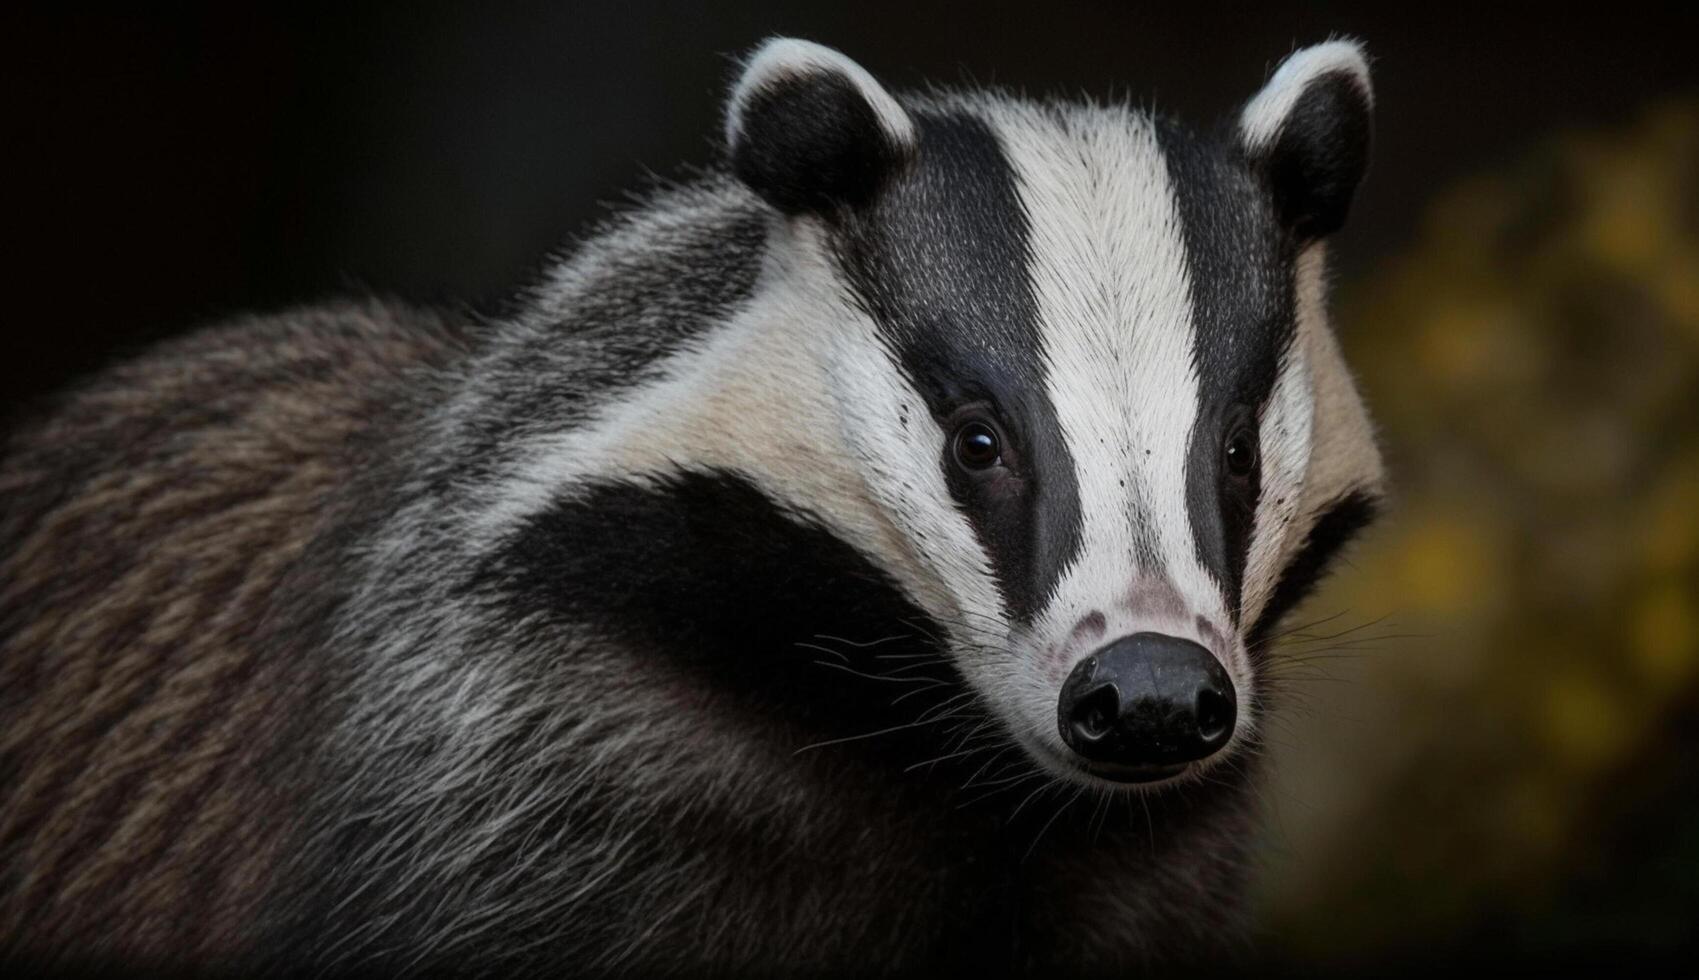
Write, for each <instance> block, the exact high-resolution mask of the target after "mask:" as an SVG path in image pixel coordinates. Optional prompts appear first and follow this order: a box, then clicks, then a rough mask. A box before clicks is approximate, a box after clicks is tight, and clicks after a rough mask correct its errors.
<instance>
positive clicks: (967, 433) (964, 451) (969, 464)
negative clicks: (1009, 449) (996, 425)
mask: <svg viewBox="0 0 1699 980" xmlns="http://www.w3.org/2000/svg"><path fill="white" fill-rule="evenodd" d="M955 453H956V462H957V463H960V464H961V465H962V468H963V469H969V470H984V469H990V468H991V467H993V466H995V465H997V462H998V461H999V460H1001V459H1002V458H1003V447H1002V445H1001V444H1000V443H999V442H998V441H997V430H996V429H993V428H992V427H991V426H990V425H989V424H987V423H985V422H979V421H973V422H968V423H966V424H965V425H963V426H962V427H961V428H959V429H957V430H956V438H955Z"/></svg>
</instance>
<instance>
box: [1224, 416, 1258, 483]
mask: <svg viewBox="0 0 1699 980" xmlns="http://www.w3.org/2000/svg"><path fill="white" fill-rule="evenodd" d="M1222 453H1223V455H1224V456H1225V457H1226V460H1227V472H1229V473H1231V474H1233V475H1234V476H1236V477H1246V476H1250V475H1251V471H1252V470H1254V469H1256V467H1257V441H1256V439H1254V438H1253V437H1252V433H1251V430H1250V429H1245V428H1241V429H1235V430H1234V431H1233V434H1232V435H1230V436H1228V437H1227V445H1226V446H1225V447H1224V448H1223V450H1222Z"/></svg>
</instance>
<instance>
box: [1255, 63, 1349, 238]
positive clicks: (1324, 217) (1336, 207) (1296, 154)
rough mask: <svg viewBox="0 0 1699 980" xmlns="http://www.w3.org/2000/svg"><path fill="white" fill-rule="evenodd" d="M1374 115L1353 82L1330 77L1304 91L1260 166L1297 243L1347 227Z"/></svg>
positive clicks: (1338, 75)
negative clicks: (1346, 222) (1347, 216)
mask: <svg viewBox="0 0 1699 980" xmlns="http://www.w3.org/2000/svg"><path fill="white" fill-rule="evenodd" d="M1372 136H1373V114H1372V113H1371V111H1370V108H1369V102H1368V98H1367V97H1366V96H1365V95H1364V93H1363V90H1362V88H1361V87H1360V86H1359V85H1358V83H1357V81H1356V79H1355V78H1353V77H1352V76H1351V75H1349V74H1347V73H1345V72H1330V73H1328V74H1325V75H1322V76H1320V77H1318V78H1316V79H1315V80H1314V81H1312V82H1310V84H1309V86H1308V87H1306V88H1305V89H1304V93H1303V94H1302V95H1300V96H1299V97H1298V100H1297V102H1295V103H1294V104H1293V106H1292V109H1291V111H1290V113H1288V115H1287V116H1286V119H1285V120H1284V121H1283V122H1282V123H1281V125H1280V130H1279V132H1278V134H1277V135H1276V136H1275V139H1274V143H1273V145H1272V146H1270V147H1269V148H1268V149H1267V150H1266V151H1264V153H1263V154H1262V155H1261V156H1260V157H1259V159H1258V163H1259V165H1260V167H1261V169H1262V172H1263V173H1264V175H1265V177H1266V180H1267V182H1268V188H1269V191H1270V193H1271V194H1272V196H1273V198H1274V201H1275V203H1276V206H1277V207H1279V209H1280V220H1281V223H1282V224H1284V225H1285V226H1286V227H1287V228H1289V229H1290V230H1291V231H1292V234H1293V235H1294V236H1295V237H1296V238H1297V239H1298V240H1299V241H1313V240H1315V239H1318V238H1325V237H1326V236H1328V235H1331V234H1333V233H1334V232H1335V231H1338V230H1339V229H1340V227H1341V226H1343V225H1344V224H1345V217H1346V215H1347V214H1348V213H1349V212H1350V210H1351V198H1352V197H1353V196H1354V195H1355V193H1356V190H1357V185H1358V184H1359V183H1360V182H1361V181H1362V179H1363V174H1364V173H1365V172H1366V171H1367V170H1368V165H1369V143H1370V141H1371V139H1372Z"/></svg>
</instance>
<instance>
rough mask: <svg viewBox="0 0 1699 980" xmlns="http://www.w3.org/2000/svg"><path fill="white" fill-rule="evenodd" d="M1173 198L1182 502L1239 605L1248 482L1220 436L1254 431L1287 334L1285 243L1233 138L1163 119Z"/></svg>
mask: <svg viewBox="0 0 1699 980" xmlns="http://www.w3.org/2000/svg"><path fill="white" fill-rule="evenodd" d="M1158 133H1159V137H1160V138H1161V140H1162V148H1163V150H1164V153H1165V155H1166V157H1167V159H1168V171H1169V175H1170V177H1171V178H1172V181H1173V185H1174V189H1175V195H1176V197H1177V199H1178V205H1179V210H1180V221H1181V225H1182V232H1183V235H1184V239H1185V243H1186V265H1187V269H1188V271H1189V272H1190V274H1191V290H1192V316H1193V321H1192V322H1193V330H1195V331H1196V334H1195V346H1194V348H1193V350H1194V358H1195V361H1196V365H1197V372H1198V397H1199V400H1200V404H1199V406H1198V418H1197V422H1196V424H1195V426H1194V428H1193V430H1192V435H1191V448H1190V450H1189V452H1188V453H1187V456H1186V496H1187V510H1188V511H1189V512H1190V515H1191V521H1192V534H1193V537H1194V540H1195V541H1196V543H1197V549H1198V558H1199V560H1200V561H1201V562H1202V563H1203V565H1204V567H1205V568H1207V569H1209V570H1210V572H1211V574H1213V575H1214V576H1215V578H1216V580H1217V581H1219V582H1220V583H1221V586H1222V589H1223V591H1224V592H1225V593H1226V595H1227V599H1228V606H1229V608H1230V609H1232V610H1234V611H1235V615H1237V610H1238V607H1239V599H1240V593H1241V591H1242V587H1243V579H1244V573H1245V561H1246V557H1247V554H1246V552H1247V549H1248V548H1249V546H1250V534H1251V526H1252V523H1253V520H1254V517H1255V514H1256V506H1257V494H1258V493H1259V492H1260V487H1259V482H1260V481H1258V480H1255V479H1253V480H1252V481H1251V482H1250V483H1249V484H1248V485H1234V484H1233V483H1232V482H1231V481H1229V480H1228V479H1227V476H1226V473H1225V463H1224V456H1223V451H1222V444H1223V441H1224V440H1225V439H1226V438H1227V437H1228V436H1229V435H1230V434H1231V433H1232V431H1233V429H1234V427H1235V426H1238V425H1247V424H1248V425H1249V426H1250V429H1251V432H1252V434H1253V436H1254V435H1255V433H1256V431H1257V420H1258V418H1259V417H1260V416H1261V413H1262V408H1263V404H1264V403H1265V402H1266V401H1267V400H1268V395H1269V392H1270V391H1271V390H1272V389H1273V387H1274V379H1275V376H1276V374H1277V372H1278V369H1279V363H1280V357H1281V356H1282V354H1283V353H1284V352H1285V350H1286V348H1287V347H1288V346H1289V345H1290V344H1291V342H1292V337H1293V335H1294V333H1295V331H1296V320H1295V319H1294V313H1293V281H1292V265H1293V261H1294V259H1295V257H1296V247H1295V244H1294V242H1293V241H1292V239H1291V238H1290V236H1288V235H1287V234H1286V233H1285V231H1284V229H1283V228H1282V227H1281V225H1280V223H1279V220H1278V217H1277V215H1276V214H1275V212H1274V209H1273V206H1272V204H1271V202H1270V201H1269V198H1268V195H1267V194H1266V193H1264V192H1263V191H1262V189H1261V188H1260V187H1259V186H1258V181H1257V180H1256V178H1255V176H1254V175H1253V174H1252V173H1251V172H1250V170H1249V169H1248V168H1247V167H1246V165H1245V163H1244V160H1243V159H1242V157H1241V155H1240V154H1239V153H1238V150H1237V147H1236V146H1235V145H1234V144H1233V143H1231V142H1230V141H1228V140H1226V139H1223V138H1209V137H1203V136H1198V135H1194V134H1191V133H1188V132H1186V131H1184V130H1182V129H1181V128H1180V127H1179V126H1178V125H1177V124H1174V123H1172V122H1166V123H1164V124H1162V125H1161V126H1160V128H1159V130H1158Z"/></svg>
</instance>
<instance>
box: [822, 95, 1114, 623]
mask: <svg viewBox="0 0 1699 980" xmlns="http://www.w3.org/2000/svg"><path fill="white" fill-rule="evenodd" d="M912 117H913V119H914V121H915V123H916V126H917V129H918V131H919V134H920V142H919V150H918V153H917V154H916V158H915V159H914V160H913V161H912V162H911V163H910V164H909V165H908V166H907V167H905V168H904V169H903V170H902V171H901V173H900V174H899V175H898V176H897V177H896V178H895V179H894V180H892V181H891V182H890V183H889V184H888V185H887V186H885V187H884V188H883V189H882V190H881V191H880V193H879V194H878V195H877V196H876V197H875V198H874V199H873V200H872V201H871V202H870V203H869V204H868V206H866V207H864V208H860V209H855V210H846V211H844V212H841V213H840V214H839V215H838V216H837V218H836V225H835V231H836V238H835V245H836V248H837V250H838V256H839V261H840V263H841V265H842V267H843V270H844V274H845V276H846V278H847V279H848V281H849V282H850V283H851V285H852V286H853V288H854V290H855V292H856V295H857V298H858V299H859V301H860V302H861V303H862V304H863V305H864V306H865V307H866V309H867V311H868V313H869V314H870V315H871V316H872V317H873V318H874V320H875V321H876V322H877V323H878V325H879V327H880V330H881V331H882V332H883V334H884V335H885V338H886V340H887V342H888V343H889V344H890V347H891V349H892V351H894V352H895V353H896V355H897V357H898V359H899V361H900V362H901V364H902V367H903V370H904V371H905V373H906V374H907V375H908V377H909V379H910V380H911V381H912V382H913V383H914V385H915V386H916V388H917V389H918V390H919V391H920V392H921V393H922V396H923V397H924V398H925V399H926V402H927V405H928V407H929V408H930V409H931V411H932V414H933V416H934V418H936V419H938V420H939V422H940V424H944V423H945V422H946V420H948V419H949V417H950V416H951V414H952V412H953V411H954V410H955V409H956V408H958V407H959V406H960V405H961V404H963V403H964V402H970V401H975V400H984V401H988V402H991V403H994V404H995V405H996V406H997V408H998V410H999V414H1000V420H1001V422H1002V424H1003V427H1004V429H1005V432H1006V434H1007V435H1008V436H1009V438H1010V441H1011V442H1012V443H1013V446H1012V449H1013V453H1012V458H1013V459H1014V460H1015V461H1016V462H1015V467H1014V468H1015V471H1016V472H1017V473H1018V476H1019V479H1018V480H1016V481H1012V482H1009V481H1006V482H1004V483H1002V484H1000V485H998V486H997V487H995V488H993V487H990V486H988V484H986V483H985V481H973V480H970V479H968V478H967V477H965V476H964V475H963V474H962V473H960V472H959V470H957V469H956V468H954V467H953V466H952V465H951V464H950V463H949V461H948V459H947V458H946V459H944V460H941V464H940V465H944V466H945V473H946V478H947V479H948V481H949V485H950V488H951V491H952V493H953V494H954V495H955V497H956V500H957V502H958V504H960V505H961V507H962V509H963V510H964V512H965V513H966V514H967V515H968V517H969V519H970V520H971V521H972V523H973V526H974V528H975V530H976V532H977V533H978V534H979V537H980V540H981V542H983V543H984V545H985V548H986V550H987V551H988V552H989V553H990V556H991V560H992V562H993V564H994V567H995V571H996V573H997V576H998V580H999V583H1000V585H1001V588H1002V590H1003V593H1004V597H1005V599H1006V600H1007V602H1008V604H1009V607H1010V609H1011V610H1012V611H1013V613H1014V615H1015V616H1016V617H1017V618H1019V619H1022V620H1023V621H1030V620H1031V618H1032V617H1033V616H1034V615H1036V614H1037V612H1038V610H1039V609H1040V608H1041V607H1042V606H1043V604H1044V601H1045V598H1046V597H1047V596H1048V595H1049V594H1050V593H1051V591H1052V590H1053V589H1054V588H1055V586H1056V582H1057V581H1058V580H1059V579H1060V578H1061V575H1062V571H1063V569H1065V568H1066V567H1067V565H1068V563H1069V562H1071V561H1072V560H1073V559H1074V557H1075V555H1076V554H1077V553H1078V551H1079V546H1080V526H1081V517H1080V503H1079V488H1078V486H1077V485H1076V482H1075V479H1074V462H1073V458H1072V456H1071V455H1070V454H1069V452H1068V448H1067V445H1066V442H1065V440H1064V438H1063V436H1062V432H1061V425H1060V423H1059V422H1058V421H1057V418H1056V411H1055V407H1054V406H1053V405H1051V403H1050V398H1049V395H1048V393H1047V390H1046V388H1045V365H1046V363H1047V362H1046V358H1045V353H1044V339H1043V336H1042V332H1041V329H1040V325H1039V318H1038V303H1037V300H1036V299H1035V298H1034V295H1033V286H1032V278H1031V272H1030V268H1029V265H1030V259H1031V256H1030V249H1031V243H1030V235H1029V227H1028V222H1027V215H1026V211H1025V205H1024V204H1023V203H1022V201H1021V199H1020V194H1019V189H1018V186H1017V182H1016V176H1015V172H1014V169H1013V167H1012V165H1011V164H1010V163H1009V160H1008V158H1007V157H1006V156H1005V155H1004V153H1003V149H1002V146H1001V145H1000V144H999V142H998V140H997V136H996V134H995V133H993V132H992V131H991V129H990V128H989V127H988V126H987V125H986V124H985V123H984V122H983V121H981V120H979V119H977V118H974V117H972V116H969V115H965V114H937V113H928V112H924V111H915V112H913V113H912ZM948 435H949V433H946V438H947V437H948Z"/></svg>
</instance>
